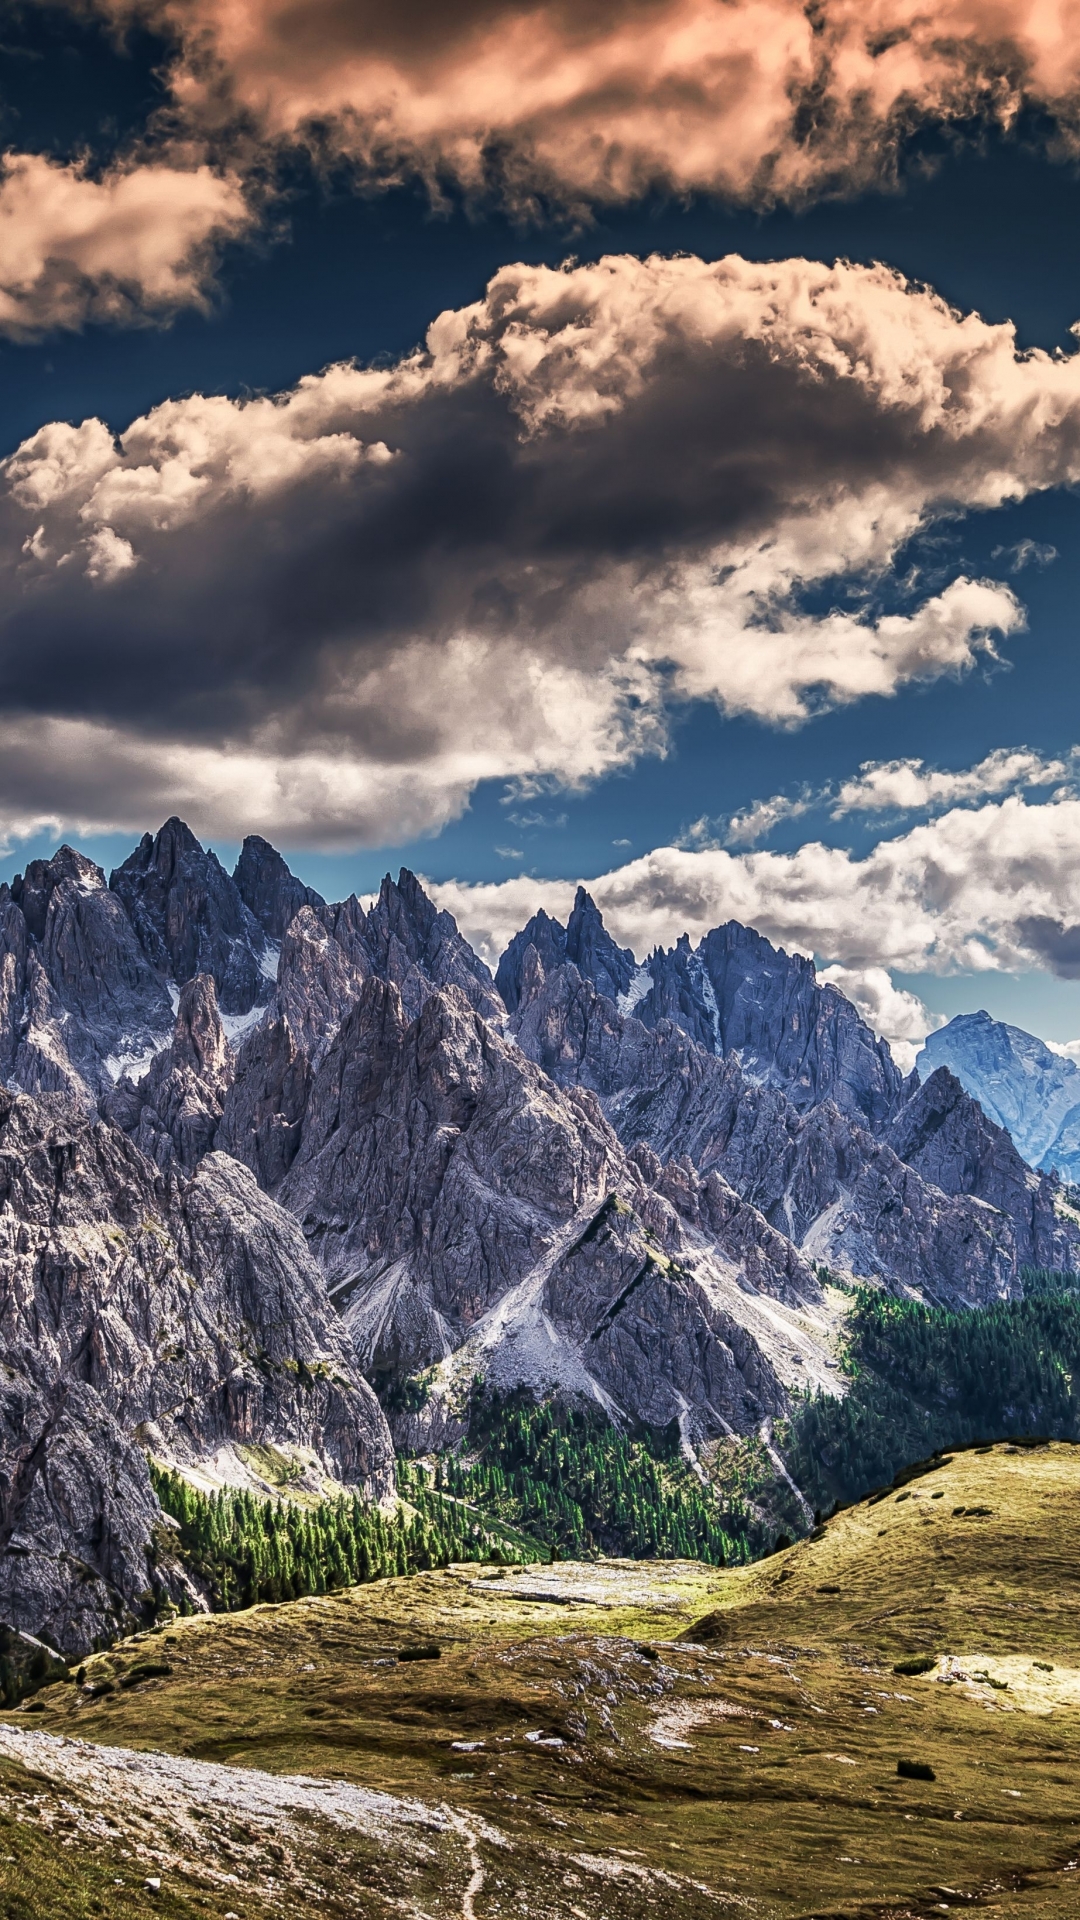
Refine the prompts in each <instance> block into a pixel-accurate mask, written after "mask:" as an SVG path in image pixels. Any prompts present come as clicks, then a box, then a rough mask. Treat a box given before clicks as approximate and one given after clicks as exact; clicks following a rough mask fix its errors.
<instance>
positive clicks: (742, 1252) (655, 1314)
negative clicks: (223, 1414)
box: [279, 976, 821, 1440]
mask: <svg viewBox="0 0 1080 1920" xmlns="http://www.w3.org/2000/svg"><path fill="white" fill-rule="evenodd" d="M665 1181H666V1182H667V1183H668V1185H667V1186H665ZM669 1190H670V1193H671V1195H672V1196H673V1197H671V1198H669V1197H668V1194H669ZM279 1198H280V1199H281V1201H282V1203H283V1204H284V1205H286V1206H287V1207H288V1208H289V1209H290V1211H292V1212H294V1213H295V1214H296V1215H297V1217H298V1218H299V1220H300V1221H301V1224H302V1225H303V1228H304V1232H305V1235H306V1236H307V1239H308V1243H309V1245H310V1247H311V1248H312V1251H313V1252H315V1253H316V1255H317V1257H318V1258H319V1260H320V1262H321V1264H322V1265H323V1267H324V1269H325V1270H326V1272H327V1274H328V1276H329V1280H330V1290H331V1294H332V1296H333V1297H334V1298H335V1300H337V1301H338V1302H339V1303H340V1305H341V1307H342V1309H343V1312H344V1315H345V1319H346V1322H347V1324H348V1325H349V1328H350V1331H351V1333H352V1335H353V1339H354V1341H355V1343H356V1348H357V1354H358V1357H359V1358H360V1360H361V1362H362V1364H363V1365H364V1367H365V1369H366V1370H367V1371H368V1372H369V1373H370V1375H371V1377H372V1378H373V1379H375V1380H377V1381H379V1382H380V1383H385V1385H386V1386H387V1387H390V1386H391V1385H392V1384H393V1383H395V1382H397V1383H399V1384H400V1383H401V1381H402V1379H403V1377H404V1376H406V1375H410V1374H412V1375H415V1374H419V1373H422V1372H424V1371H425V1370H430V1369H432V1368H434V1369H435V1376H433V1379H434V1381H435V1389H437V1390H435V1391H433V1398H432V1403H431V1407H430V1410H429V1415H428V1416H425V1417H426V1418H429V1421H430V1422H431V1423H433V1426H437V1428H438V1433H439V1436H440V1437H441V1438H443V1439H445V1438H446V1437H448V1428H447V1422H446V1419H445V1396H444V1395H443V1389H445V1390H446V1392H451V1389H452V1388H453V1386H454V1383H455V1382H457V1383H458V1384H459V1385H460V1382H461V1381H462V1380H464V1381H466V1382H467V1380H468V1379H469V1378H471V1377H472V1373H473V1372H474V1371H481V1372H483V1373H484V1375H485V1377H486V1378H487V1379H488V1380H489V1382H490V1383H492V1384H493V1385H495V1386H497V1387H498V1388H499V1389H500V1390H504V1391H511V1390H513V1389H515V1388H518V1387H522V1386H525V1387H529V1388H531V1389H532V1390H533V1391H540V1390H543V1389H545V1388H551V1387H555V1388H556V1389H558V1390H561V1391H566V1392H569V1393H571V1394H577V1395H581V1394H585V1395H590V1396H592V1397H593V1398H595V1399H598V1400H599V1401H600V1402H601V1404H602V1405H604V1406H606V1407H607V1408H608V1409H609V1410H610V1411H612V1412H613V1413H616V1414H617V1415H619V1416H621V1417H625V1418H629V1419H631V1420H637V1421H640V1420H645V1421H653V1422H660V1423H662V1424H666V1423H667V1422H669V1421H671V1420H672V1419H679V1420H680V1421H681V1422H683V1424H684V1428H685V1430H686V1432H687V1433H688V1435H691V1436H693V1437H695V1438H698V1439H701V1438H705V1437H707V1436H709V1435H715V1434H717V1433H720V1432H724V1431H726V1430H728V1429H729V1428H731V1427H738V1428H745V1426H746V1425H747V1424H749V1425H751V1426H753V1425H755V1424H757V1423H758V1422H759V1421H760V1420H761V1419H762V1418H764V1417H765V1416H766V1415H767V1414H769V1413H775V1412H778V1411H782V1410H783V1409H784V1408H786V1406H787V1405H788V1391H789V1387H790V1384H791V1382H792V1379H793V1378H794V1377H796V1376H795V1367H796V1365H797V1364H798V1362H797V1359H796V1357H795V1348H796V1346H797V1345H798V1344H800V1343H801V1344H810V1345H813V1336H812V1335H810V1336H806V1335H804V1334H800V1336H799V1341H796V1338H795V1331H794V1329H795V1322H794V1320H792V1327H791V1332H790V1337H789V1336H788V1335H786V1334H784V1332H783V1331H782V1329H781V1327H780V1324H779V1323H780V1321H781V1320H782V1314H781V1313H780V1308H779V1303H780V1302H783V1303H784V1304H785V1305H786V1306H788V1307H791V1308H792V1309H794V1308H795V1307H796V1306H797V1305H798V1306H801V1307H802V1308H804V1309H805V1308H806V1307H807V1306H815V1305H818V1304H820V1301H821V1289H820V1285H819V1283H818V1281H817V1278H816V1276H815V1275H814V1273H813V1272H812V1270H811V1269H810V1267H809V1266H808V1265H807V1264H806V1262H805V1261H802V1260H801V1259H800V1257H799V1256H798V1254H797V1253H796V1252H795V1250H794V1249H793V1248H792V1247H791V1246H790V1245H789V1244H787V1243H784V1242H783V1241H782V1239H781V1236H780V1235H779V1234H777V1233H775V1232H773V1231H772V1229H771V1228H770V1227H769V1226H768V1223H767V1222H766V1221H765V1220H764V1219H762V1218H761V1216H760V1214H755V1212H754V1210H753V1209H752V1208H750V1207H748V1206H746V1205H744V1203H743V1202H742V1201H740V1200H739V1198H738V1196H737V1195H736V1194H734V1193H733V1192H731V1191H730V1190H726V1191H725V1190H724V1188H723V1183H722V1181H720V1180H719V1179H718V1178H715V1177H714V1178H713V1179H712V1180H711V1182H706V1183H704V1185H703V1184H702V1183H701V1182H700V1181H698V1179H697V1176H696V1175H695V1173H694V1170H693V1169H692V1168H690V1167H684V1168H682V1169H664V1168H662V1167H661V1164H660V1162H659V1160H658V1159H657V1158H656V1157H655V1156H650V1155H649V1154H648V1153H647V1152H646V1153H644V1154H643V1155H641V1156H638V1157H634V1156H630V1155H628V1154H627V1153H626V1152H625V1151H624V1149H623V1147H622V1146H621V1144H620V1142H619V1140H618V1139H617V1137H616V1135H615V1134H614V1132H613V1131H612V1129H611V1128H610V1126H609V1125H608V1124H607V1122H606V1120H605V1118H604V1115H603V1113H602V1111H601V1108H600V1105H599V1103H598V1101H597V1100H596V1099H595V1097H594V1096H593V1095H592V1094H591V1093H590V1092H588V1091H586V1090H584V1089H582V1088H577V1087H571V1088H567V1089H560V1088H559V1087H557V1086H556V1085H555V1084H554V1083H553V1081H552V1080H551V1079H550V1078H549V1077H548V1076H547V1075H546V1074H545V1073H543V1072H542V1071H541V1070H540V1069H539V1068H538V1067H537V1066H536V1065H535V1064H534V1063H532V1062H531V1061H529V1060H528V1059H527V1058H526V1057H525V1056H524V1054H523V1052H522V1050H521V1048H520V1047H519V1046H517V1045H515V1044H513V1043H512V1042H510V1041H508V1040H506V1039H504V1038H503V1037H502V1036H501V1035H500V1034H498V1033H497V1032H496V1031H494V1029H493V1028H491V1027H490V1026H489V1025H488V1024H487V1023H486V1022H485V1021H484V1020H482V1019H481V1018H480V1017H479V1015H478V1014H477V1013H476V1012H475V1010H474V1009H473V1008H472V1007H471V1006H469V1004H468V1003H467V1002H466V1000H465V998H464V996H463V995H462V994H461V992H460V991H459V990H458V989H456V988H449V989H446V990H444V991H443V992H441V993H436V994H431V995H429V997H428V998H427V1000H426V1001H425V1003H424V1005H423V1007H422V1009H421V1011H420V1013H419V1014H418V1015H417V1016H416V1018H415V1019H414V1020H412V1021H409V1020H408V1018H407V1016H406V1013H405V1010H404V1007H403V1006H402V1002H401V997H400V994H399V992H398V991H397V988H396V987H395V985H394V984H393V982H386V981H383V980H382V979H380V978H378V977H377V976H372V977H371V978H369V979H368V980H367V981H366V982H365V983H364V986H363V988H362V990H361V993H360V996H359V999H358V1000H357V1001H356V1003H355V1005H354V1006H353V1007H352V1008H351V1009H350V1010H349V1012H348V1013H347V1014H346V1015H345V1017H344V1019H343V1020H342V1022H341V1025H340V1028H339V1030H338V1033H337V1036H336V1038H335V1041H334V1043H333V1044H332V1046H331V1047H330V1048H329V1050H328V1051H327V1053H326V1056H325V1058H324V1060H323V1062H322V1064H321V1066H320V1068H319V1069H318V1072H317V1073H316V1075H315V1076H314V1079H313V1082H312V1087H311V1093H310V1097H309V1101H308V1107H307V1113H306V1115H305V1119H304V1123H303V1131H302V1139H301V1144H300V1148H299V1151H298V1152H297V1155H296V1157H295V1159H294V1162H293V1165H292V1167H291V1169H290V1171H289V1173H288V1175H287V1177H286V1179H285V1180H284V1182H283V1183H282V1185H281V1187H280V1189H279ZM766 1291H771V1292H772V1296H773V1299H774V1301H775V1302H777V1303H778V1304H777V1306H775V1307H774V1308H773V1309H772V1315H773V1318H772V1319H771V1320H770V1318H769V1316H768V1315H767V1314H765V1313H764V1312H762V1311H758V1309H757V1307H756V1301H757V1299H758V1297H759V1296H760V1295H761V1294H763V1293H764V1292H766ZM441 1395H442V1397H440V1396H441ZM451 1397H452V1393H451ZM396 1398H397V1396H396V1394H392V1395H391V1401H393V1400H395V1399H396ZM415 1426H416V1423H415V1421H414V1422H413V1423H412V1425H411V1426H410V1434H411V1435H412V1437H413V1439H414V1440H419V1439H420V1438H421V1435H420V1433H419V1430H418V1429H417V1430H416V1431H414V1428H415Z"/></svg>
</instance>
